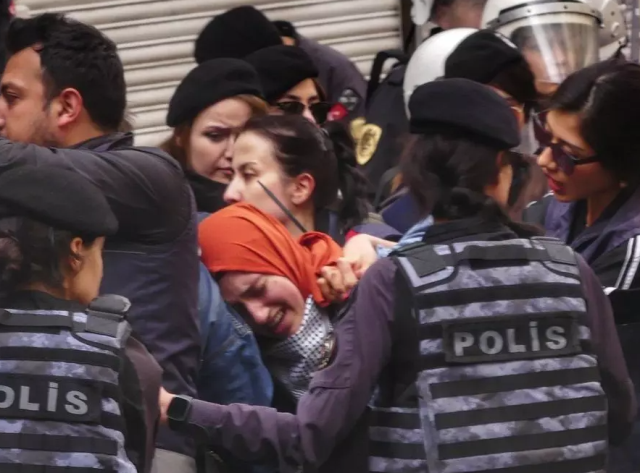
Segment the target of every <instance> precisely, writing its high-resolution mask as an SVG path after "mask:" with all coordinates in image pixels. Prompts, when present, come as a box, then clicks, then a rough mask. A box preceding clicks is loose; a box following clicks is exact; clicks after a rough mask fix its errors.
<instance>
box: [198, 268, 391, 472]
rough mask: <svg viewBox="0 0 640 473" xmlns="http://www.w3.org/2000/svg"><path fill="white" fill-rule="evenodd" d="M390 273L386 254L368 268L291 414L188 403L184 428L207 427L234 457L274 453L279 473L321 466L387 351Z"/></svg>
mask: <svg viewBox="0 0 640 473" xmlns="http://www.w3.org/2000/svg"><path fill="white" fill-rule="evenodd" d="M394 274H395V272H394V267H393V263H392V262H391V261H389V260H381V261H378V262H377V263H375V264H374V265H373V266H372V267H371V268H369V269H368V270H367V273H366V274H365V275H364V277H363V279H362V281H361V282H360V284H359V286H358V288H357V291H356V294H355V300H354V301H353V303H352V304H351V305H350V307H349V308H348V309H347V313H346V314H345V315H344V317H343V318H342V319H341V320H340V322H339V323H338V324H337V325H336V327H335V333H336V338H337V340H336V346H337V353H336V356H335V359H334V360H333V362H332V363H331V364H330V365H329V366H328V367H327V368H325V369H323V370H321V371H319V372H317V373H315V374H314V376H313V379H312V381H311V384H310V386H309V391H308V392H307V393H305V394H304V395H303V396H302V397H301V398H300V401H299V402H298V407H297V410H296V414H295V415H292V414H286V413H280V412H277V411H276V410H275V409H271V408H267V407H261V406H247V405H243V404H232V405H230V406H221V405H218V404H211V403H206V402H203V401H193V404H192V409H191V413H190V416H189V424H188V425H187V426H186V429H187V430H190V431H195V432H197V433H200V432H206V437H207V439H208V441H209V442H210V443H211V444H213V445H214V446H221V447H224V448H225V449H226V450H228V451H229V452H230V453H232V454H233V455H234V456H237V457H239V458H244V459H247V460H271V461H273V460H274V459H275V461H276V462H277V463H278V466H279V471H281V472H282V473H294V472H298V471H301V470H300V467H302V466H303V465H308V466H310V467H312V468H314V467H318V466H320V465H321V464H323V463H324V462H325V461H326V460H327V458H328V457H329V456H330V455H331V453H332V451H333V450H334V448H335V447H336V445H338V444H339V443H340V442H342V441H343V440H344V439H345V438H346V436H347V435H349V434H350V432H351V430H352V429H353V427H354V426H355V425H356V423H357V421H358V419H359V418H360V417H361V416H362V414H363V413H364V412H365V409H366V406H367V404H368V402H369V400H370V399H371V394H372V391H373V388H374V386H375V384H376V382H377V380H378V376H379V374H380V372H381V371H382V369H383V367H384V366H385V365H386V364H387V362H388V360H389V357H390V355H391V334H390V331H389V320H390V318H392V317H393V294H392V293H391V292H392V291H391V290H390V288H392V287H393V278H394ZM352 297H354V295H352Z"/></svg>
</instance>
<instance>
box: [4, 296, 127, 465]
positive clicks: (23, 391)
mask: <svg viewBox="0 0 640 473" xmlns="http://www.w3.org/2000/svg"><path fill="white" fill-rule="evenodd" d="M129 306H130V304H129V301H128V300H127V299H125V298H123V297H119V296H104V297H100V298H98V299H96V300H95V301H94V302H93V303H92V304H91V305H90V307H89V309H88V310H87V313H70V312H66V311H54V310H34V311H18V310H12V309H4V310H0V471H1V472H2V473H36V472H37V473H63V472H65V473H66V472H69V473H71V472H73V473H97V472H99V473H136V472H137V469H136V467H135V466H134V465H133V464H132V463H131V461H130V460H129V459H128V457H127V454H126V452H125V435H124V431H125V423H124V417H123V415H124V413H123V411H122V406H121V398H122V394H121V389H120V385H119V373H120V371H121V367H122V362H123V356H124V355H123V349H124V345H125V342H126V340H127V338H128V336H129V333H130V327H129V324H128V323H127V322H126V320H125V314H126V312H127V310H128V309H129Z"/></svg>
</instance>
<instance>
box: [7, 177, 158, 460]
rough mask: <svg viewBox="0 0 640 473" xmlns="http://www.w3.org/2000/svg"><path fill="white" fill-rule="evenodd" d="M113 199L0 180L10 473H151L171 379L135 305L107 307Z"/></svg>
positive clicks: (122, 302) (52, 183)
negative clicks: (134, 326) (132, 319)
mask: <svg viewBox="0 0 640 473" xmlns="http://www.w3.org/2000/svg"><path fill="white" fill-rule="evenodd" d="M117 227H118V224H117V220H116V218H115V216H114V215H113V213H112V212H111V210H110V208H109V205H108V204H107V201H106V199H105V197H104V196H103V195H102V193H101V192H100V191H99V190H98V189H97V188H96V187H94V186H93V184H91V183H90V182H89V181H87V180H85V178H83V177H81V176H80V175H78V174H77V173H74V172H72V171H68V170H63V169H60V168H57V167H55V168H54V167H46V166H44V167H33V166H22V167H19V168H16V169H14V170H11V171H7V172H6V173H3V174H2V175H1V176H0V280H1V283H0V307H2V309H0V449H2V452H3V453H2V455H1V457H0V471H2V472H22V471H38V472H42V473H53V472H58V471H63V470H64V471H67V470H68V471H94V470H93V469H96V471H110V472H114V473H125V472H126V473H134V472H147V471H149V468H150V466H151V460H152V458H153V450H154V442H155V423H156V419H157V413H158V409H157V395H158V391H159V387H160V381H161V370H160V367H159V366H158V365H157V363H156V362H155V361H154V360H153V358H152V357H151V355H149V353H148V352H147V351H146V349H145V348H144V347H143V346H142V345H141V344H140V343H139V342H137V341H136V340H134V339H133V338H131V337H130V335H131V327H130V326H129V324H128V322H127V321H126V314H127V311H128V309H129V306H130V303H129V301H128V300H127V299H125V298H123V297H119V296H102V297H99V298H97V299H96V297H97V296H98V291H99V287H100V282H101V280H102V248H103V244H104V239H105V236H109V235H112V234H114V233H115V232H116V230H117Z"/></svg>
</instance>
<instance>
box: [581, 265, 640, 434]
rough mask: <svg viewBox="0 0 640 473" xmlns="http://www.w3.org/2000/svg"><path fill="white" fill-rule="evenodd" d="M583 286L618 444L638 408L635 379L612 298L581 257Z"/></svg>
mask: <svg viewBox="0 0 640 473" xmlns="http://www.w3.org/2000/svg"><path fill="white" fill-rule="evenodd" d="M578 265H579V267H580V274H581V276H582V287H583V290H584V293H585V298H586V300H587V322H588V324H589V328H590V330H591V341H592V344H593V350H594V352H595V354H596V355H597V357H598V367H599V368H600V375H601V377H602V388H603V389H604V391H605V394H606V395H607V399H608V405H609V442H610V443H611V444H613V445H618V444H620V443H622V442H623V441H624V439H625V438H626V437H627V436H628V435H629V433H630V432H631V428H632V427H633V422H634V419H635V415H636V411H637V409H638V407H637V404H636V397H635V392H634V387H633V383H632V382H631V379H630V377H629V373H628V371H627V365H626V363H625V359H624V356H623V354H622V348H621V346H620V340H619V338H618V332H617V331H616V326H615V323H614V320H613V311H612V309H611V303H610V302H609V299H608V298H607V296H606V295H605V294H604V292H603V291H602V288H601V286H600V282H599V281H598V279H597V277H596V275H595V274H594V272H593V271H592V270H591V268H589V266H588V265H587V263H586V262H585V261H584V260H583V259H582V258H581V257H578Z"/></svg>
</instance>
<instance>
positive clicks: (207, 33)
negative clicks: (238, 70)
mask: <svg viewBox="0 0 640 473" xmlns="http://www.w3.org/2000/svg"><path fill="white" fill-rule="evenodd" d="M277 44H282V38H280V34H279V33H278V30H277V28H276V27H275V26H274V25H273V24H272V23H271V22H270V21H269V19H268V18H267V17H266V16H264V13H262V12H261V11H259V10H257V9H255V8H254V7H252V6H250V5H243V6H240V7H237V8H232V9H231V10H228V11H226V12H224V13H221V14H220V15H218V16H216V17H215V18H214V19H213V20H211V21H210V22H209V23H208V24H207V26H205V27H204V29H203V30H202V31H201V32H200V34H199V35H198V38H197V39H196V47H195V52H194V56H195V58H196V62H197V63H198V64H201V63H203V62H205V61H208V60H210V59H217V58H222V57H233V58H238V59H242V58H243V57H245V56H247V55H249V54H251V53H252V52H254V51H257V50H258V49H261V48H265V47H268V46H275V45H277Z"/></svg>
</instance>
